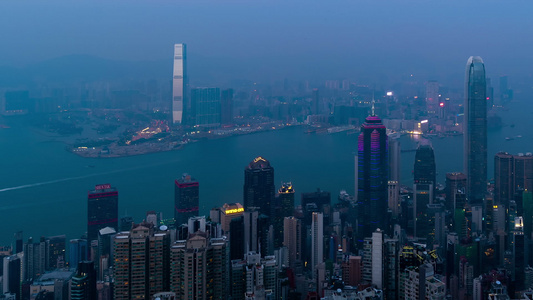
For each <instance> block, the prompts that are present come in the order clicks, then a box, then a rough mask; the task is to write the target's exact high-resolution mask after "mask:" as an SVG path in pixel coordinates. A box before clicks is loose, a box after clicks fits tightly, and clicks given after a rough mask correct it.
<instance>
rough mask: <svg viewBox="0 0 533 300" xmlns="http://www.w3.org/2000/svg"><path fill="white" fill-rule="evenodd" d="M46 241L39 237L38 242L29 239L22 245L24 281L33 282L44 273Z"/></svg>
mask: <svg viewBox="0 0 533 300" xmlns="http://www.w3.org/2000/svg"><path fill="white" fill-rule="evenodd" d="M46 262H47V256H46V239H45V238H44V237H41V238H40V240H39V242H33V239H32V238H31V237H30V238H29V239H28V242H27V243H26V244H24V256H23V268H24V271H23V274H24V279H25V280H28V281H29V280H33V279H36V278H38V277H39V276H40V275H42V274H44V272H45V271H46V266H47V265H46Z"/></svg>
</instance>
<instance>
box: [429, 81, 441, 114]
mask: <svg viewBox="0 0 533 300" xmlns="http://www.w3.org/2000/svg"><path fill="white" fill-rule="evenodd" d="M438 106H439V83H438V82H437V81H435V80H430V81H428V82H427V83H426V107H427V113H428V115H435V114H436V113H437V109H438Z"/></svg>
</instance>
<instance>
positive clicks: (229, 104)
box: [220, 89, 233, 126]
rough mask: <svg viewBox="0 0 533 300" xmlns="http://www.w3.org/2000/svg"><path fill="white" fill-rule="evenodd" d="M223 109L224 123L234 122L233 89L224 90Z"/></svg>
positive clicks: (221, 117)
mask: <svg viewBox="0 0 533 300" xmlns="http://www.w3.org/2000/svg"><path fill="white" fill-rule="evenodd" d="M220 102H221V111H220V119H221V123H222V125H225V126H228V125H232V124H233V89H227V90H222V93H221V96H220Z"/></svg>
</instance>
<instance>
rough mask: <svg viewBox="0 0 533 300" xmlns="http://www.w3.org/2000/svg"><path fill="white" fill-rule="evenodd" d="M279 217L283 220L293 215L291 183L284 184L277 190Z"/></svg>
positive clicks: (292, 189)
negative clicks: (279, 206)
mask: <svg viewBox="0 0 533 300" xmlns="http://www.w3.org/2000/svg"><path fill="white" fill-rule="evenodd" d="M278 198H279V203H280V205H281V216H282V217H283V218H285V217H289V216H292V215H294V188H293V187H292V183H290V182H284V183H282V184H281V187H280V188H279V190H278Z"/></svg>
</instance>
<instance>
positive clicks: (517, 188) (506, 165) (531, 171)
mask: <svg viewBox="0 0 533 300" xmlns="http://www.w3.org/2000/svg"><path fill="white" fill-rule="evenodd" d="M532 188H533V155H532V154H531V153H526V154H525V155H524V154H523V153H519V154H518V155H512V154H509V153H507V152H499V153H497V154H496V155H495V156H494V195H495V200H496V203H500V204H505V205H508V204H509V202H510V201H511V200H520V199H517V197H518V198H519V197H520V195H521V193H522V191H523V190H528V189H529V190H531V189H532ZM517 204H519V207H520V210H522V205H521V203H517Z"/></svg>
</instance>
